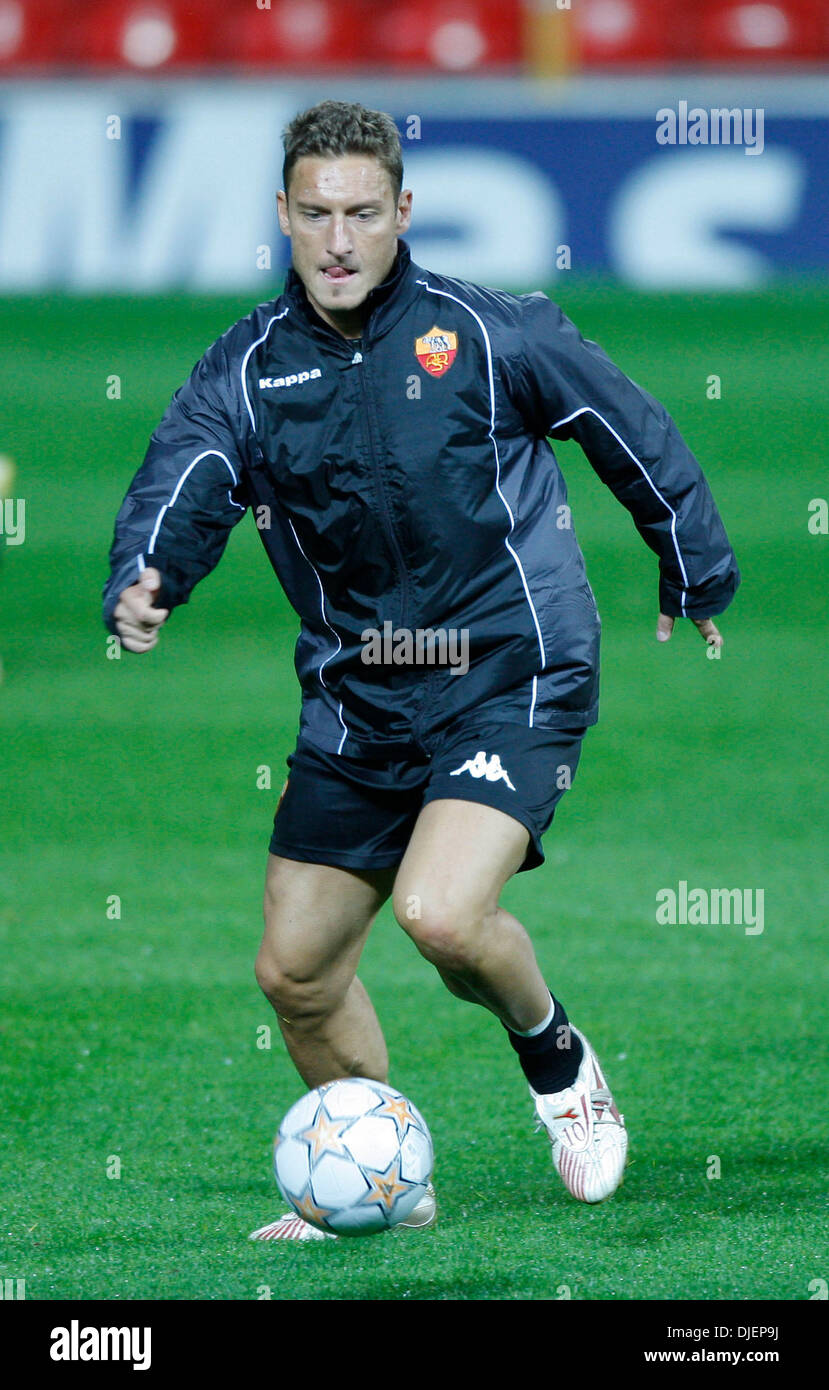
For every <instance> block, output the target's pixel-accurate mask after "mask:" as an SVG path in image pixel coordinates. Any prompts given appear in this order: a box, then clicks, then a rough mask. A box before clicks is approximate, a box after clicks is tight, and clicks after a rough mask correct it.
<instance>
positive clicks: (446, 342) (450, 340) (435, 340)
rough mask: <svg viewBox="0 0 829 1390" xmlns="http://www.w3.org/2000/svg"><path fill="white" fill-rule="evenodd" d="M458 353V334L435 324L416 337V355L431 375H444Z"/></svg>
mask: <svg viewBox="0 0 829 1390" xmlns="http://www.w3.org/2000/svg"><path fill="white" fill-rule="evenodd" d="M457 355H458V335H457V333H450V332H449V331H448V329H445V328H438V326H437V324H435V325H434V326H433V327H432V328H430V329H429V332H428V333H424V334H423V337H422V338H416V339H415V356H416V357H417V360H418V362H419V363H420V365H421V367H424V368H425V369H426V371H427V372H428V373H429V375H430V376H443V375H444V373H445V372H448V371H449V368H450V367H451V365H452V363H453V362H454V360H455V358H456V357H457Z"/></svg>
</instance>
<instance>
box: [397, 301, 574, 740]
mask: <svg viewBox="0 0 829 1390" xmlns="http://www.w3.org/2000/svg"><path fill="white" fill-rule="evenodd" d="M416 283H417V284H418V285H422V286H423V288H424V289H425V290H426V291H427V293H428V294H439V295H442V296H443V298H444V299H451V300H452V301H453V302H454V303H455V304H460V306H461V308H462V309H465V310H466V312H467V313H468V314H471V315H472V317H473V319H474V320H475V322H476V323H477V325H478V327H479V328H480V330H481V333H482V335H483V339H484V346H485V347H486V361H487V375H488V377H489V401H490V419H489V437H490V439H491V440H492V447H493V449H494V451H495V490H496V492H497V493H498V496H499V497H500V499H501V501H502V502H503V504H504V507H505V508H506V513H507V516H508V517H509V531H508V533H507V535H506V536H505V537H504V545H505V546H506V548H507V550H508V551H509V553H510V555H511V556H512V558H513V560H514V561H515V563H516V565H517V567H518V573H519V574H520V576H521V583H522V585H523V586H524V593H525V594H526V597H527V603H528V604H529V605H530V612H531V613H532V615H533V623H534V624H535V632H536V636H537V637H538V649H539V651H540V653H541V670H542V671H543V670H544V667H545V666H546V664H547V653H546V652H545V650H544V638H543V637H542V636H541V627H540V625H539V621H538V614H537V613H536V611H535V604H534V603H533V601H532V597H531V595H530V590H529V585H528V584H527V576H526V575H525V573H524V566H523V565H522V564H521V561H520V559H519V558H518V554H517V552H516V551H515V549H514V548H513V546H511V545H510V540H509V538H510V536H511V535H512V533H513V531H514V530H515V517H514V516H513V514H512V509H511V508H510V505H509V502H508V501H507V499H506V497H505V496H504V494H503V492H502V491H501V458H500V455H499V453H498V443H497V441H496V438H495V377H494V375H493V369H492V344H491V342H490V340H489V334H488V333H487V331H486V325H485V324H484V321H483V319H482V318H481V317H480V316H479V315H478V314H476V312H475V310H474V309H472V308H470V306H469V305H468V304H464V302H463V300H462V299H458V298H457V296H456V295H454V294H449V292H448V291H447V290H436V289H433V288H432V286H431V285H430V284H429V283H428V281H427V280H418V281H416ZM536 692H537V677H533V695H532V704H531V706H530V718H529V727H530V728H532V726H533V716H534V713H535V697H536Z"/></svg>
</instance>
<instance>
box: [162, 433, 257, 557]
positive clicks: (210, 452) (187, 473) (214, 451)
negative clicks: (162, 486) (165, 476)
mask: <svg viewBox="0 0 829 1390" xmlns="http://www.w3.org/2000/svg"><path fill="white" fill-rule="evenodd" d="M213 454H215V455H216V456H217V457H218V458H220V459H222V460H223V461H224V462H225V463H226V464H227V466H228V468H229V469H230V476H231V478H232V479H233V485H234V487H235V486H237V485H238V482H239V479H238V478H237V477H236V474H235V472H234V469H233V464H232V463H231V462H230V459H229V458H228V457H227V455H226V454H223V453H222V451H221V449H204V450H203V451H202V453H200V454H197V455H196V457H195V458H194V459H193V462H192V463H190V464H188V465H187V467H186V468H185V470H184V472H183V473H182V475H181V477H180V478H179V480H178V482H177V483H176V486H175V490H174V492H173V495H172V497H171V498H170V500H169V502H165V503H164V506H163V507H162V508H161V511H160V512H159V513H158V516H157V517H156V519H155V526H154V527H153V533H152V535H151V536H150V543H149V545H148V546H147V554H148V555H154V554H155V543H156V541H157V540H158V533H159V531H160V529H161V523H162V521H163V520H164V518H165V516H166V515H167V512H168V511H169V510H170V508H171V507H174V506H175V504H176V502H177V501H178V497H179V494H180V492H181V489H182V488H183V487H184V484H185V483H186V482H187V479H188V478H189V476H190V474H191V473H192V472H193V469H194V468H195V466H196V464H197V463H201V461H202V459H205V458H208V457H209V456H211V455H213ZM227 500H228V502H230V504H231V505H232V506H234V507H238V508H239V511H240V512H245V511H247V507H243V506H242V505H241V503H239V502H234V501H233V498H232V497H231V495H230V489H228V494H227ZM139 568H140V569H142V570H143V568H144V565H143V563H142V557H141V556H139Z"/></svg>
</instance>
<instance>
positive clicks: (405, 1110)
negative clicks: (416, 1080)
mask: <svg viewBox="0 0 829 1390" xmlns="http://www.w3.org/2000/svg"><path fill="white" fill-rule="evenodd" d="M374 1113H375V1115H390V1116H391V1118H392V1119H393V1120H394V1123H395V1124H396V1126H397V1134H398V1137H399V1138H400V1139H402V1138H403V1135H404V1134H405V1133H406V1130H407V1129H408V1128H409V1125H413V1124H415V1123H416V1119H415V1116H414V1115H413V1114H412V1110H411V1107H410V1105H409V1102H408V1101H407V1100H406V1097H405V1096H389V1097H388V1099H387V1100H384V1101H383V1104H382V1105H381V1106H380V1108H379V1110H375V1112H374Z"/></svg>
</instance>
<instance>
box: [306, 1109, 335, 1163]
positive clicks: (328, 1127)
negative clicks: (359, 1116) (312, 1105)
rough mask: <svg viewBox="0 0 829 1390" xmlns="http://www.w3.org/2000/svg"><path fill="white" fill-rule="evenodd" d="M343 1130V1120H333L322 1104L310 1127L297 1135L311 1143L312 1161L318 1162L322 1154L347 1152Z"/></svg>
mask: <svg viewBox="0 0 829 1390" xmlns="http://www.w3.org/2000/svg"><path fill="white" fill-rule="evenodd" d="M341 1131H342V1123H341V1121H339V1120H332V1119H331V1116H330V1115H329V1114H328V1111H327V1110H326V1108H325V1106H324V1105H321V1106H320V1108H319V1110H318V1111H317V1115H316V1119H315V1120H314V1123H313V1124H312V1125H311V1127H310V1129H303V1130H301V1131H300V1132H299V1134H297V1136H296V1137H297V1139H302V1140H304V1141H305V1143H306V1144H308V1145H310V1148H311V1162H312V1163H316V1161H317V1159H318V1158H319V1157H320V1155H321V1154H345V1153H346V1152H347V1150H346V1147H345V1142H344V1140H343V1137H342V1133H341Z"/></svg>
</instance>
